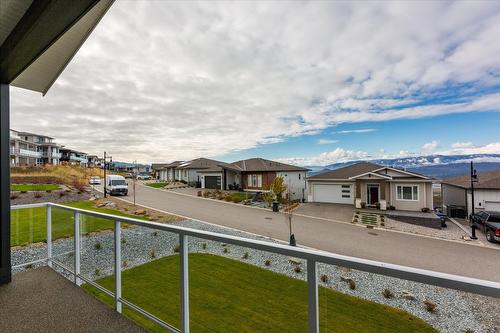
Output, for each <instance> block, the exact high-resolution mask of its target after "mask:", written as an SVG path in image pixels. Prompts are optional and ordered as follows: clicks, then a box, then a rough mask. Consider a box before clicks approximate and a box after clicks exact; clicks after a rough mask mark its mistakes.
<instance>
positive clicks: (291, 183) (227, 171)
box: [219, 158, 309, 200]
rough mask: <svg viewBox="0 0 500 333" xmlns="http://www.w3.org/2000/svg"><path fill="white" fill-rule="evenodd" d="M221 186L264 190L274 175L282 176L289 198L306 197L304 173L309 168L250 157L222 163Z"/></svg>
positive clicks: (299, 198)
mask: <svg viewBox="0 0 500 333" xmlns="http://www.w3.org/2000/svg"><path fill="white" fill-rule="evenodd" d="M219 166H220V167H221V168H222V181H221V184H222V185H221V186H222V188H223V189H243V190H244V191H254V192H261V191H266V190H267V188H268V186H269V185H270V184H271V183H272V182H273V180H274V179H275V178H276V177H283V179H284V180H285V183H286V184H287V186H288V189H289V194H290V197H291V199H293V200H295V199H298V200H303V199H305V197H306V193H305V192H306V175H307V171H309V169H307V168H303V167H298V166H295V165H290V164H285V163H281V162H276V161H271V160H266V159H263V158H250V159H246V160H241V161H236V162H233V163H224V164H220V165H219Z"/></svg>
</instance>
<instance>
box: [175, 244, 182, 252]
mask: <svg viewBox="0 0 500 333" xmlns="http://www.w3.org/2000/svg"><path fill="white" fill-rule="evenodd" d="M180 250H181V246H180V245H179V244H177V245H176V246H175V247H174V252H175V253H179V251H180Z"/></svg>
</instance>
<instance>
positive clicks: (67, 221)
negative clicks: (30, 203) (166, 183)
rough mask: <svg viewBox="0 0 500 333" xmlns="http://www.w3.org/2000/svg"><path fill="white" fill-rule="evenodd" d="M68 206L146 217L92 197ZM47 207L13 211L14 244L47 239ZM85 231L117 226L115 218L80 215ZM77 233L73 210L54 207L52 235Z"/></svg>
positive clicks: (12, 241) (55, 236)
mask: <svg viewBox="0 0 500 333" xmlns="http://www.w3.org/2000/svg"><path fill="white" fill-rule="evenodd" d="M65 205H66V206H70V207H75V208H81V209H87V210H92V211H97V212H101V213H106V214H113V215H118V216H126V217H133V218H139V219H146V218H145V217H140V216H135V215H129V214H125V213H122V212H120V211H119V210H116V209H112V208H96V207H95V206H94V202H92V201H77V202H70V203H65ZM45 214H46V208H45V207H37V208H26V209H19V210H13V211H12V212H11V225H10V228H11V236H10V241H11V246H17V245H25V244H29V243H37V242H42V241H45V240H46V239H47V233H46V231H47V230H46V220H45ZM80 224H81V228H82V232H83V233H87V232H94V231H100V230H108V229H112V228H113V222H112V221H109V220H106V219H102V218H97V217H93V216H88V215H80ZM71 236H73V212H71V211H67V210H63V209H60V208H54V207H53V208H52V239H53V240H55V239H58V238H63V237H71Z"/></svg>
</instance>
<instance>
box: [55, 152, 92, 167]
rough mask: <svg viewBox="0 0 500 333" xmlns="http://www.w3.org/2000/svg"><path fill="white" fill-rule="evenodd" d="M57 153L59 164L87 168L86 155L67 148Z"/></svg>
mask: <svg viewBox="0 0 500 333" xmlns="http://www.w3.org/2000/svg"><path fill="white" fill-rule="evenodd" d="M59 151H60V152H61V159H60V160H61V162H65V163H67V164H71V165H80V166H83V167H86V166H87V163H88V159H87V153H83V152H81V151H77V150H73V149H68V148H61V149H59Z"/></svg>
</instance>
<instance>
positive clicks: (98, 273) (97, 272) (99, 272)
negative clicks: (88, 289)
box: [94, 268, 101, 276]
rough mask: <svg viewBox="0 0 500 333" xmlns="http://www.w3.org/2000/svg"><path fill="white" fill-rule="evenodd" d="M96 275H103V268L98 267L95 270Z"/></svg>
mask: <svg viewBox="0 0 500 333" xmlns="http://www.w3.org/2000/svg"><path fill="white" fill-rule="evenodd" d="M94 275H95V276H99V275H101V270H100V269H99V268H96V269H95V271H94Z"/></svg>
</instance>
